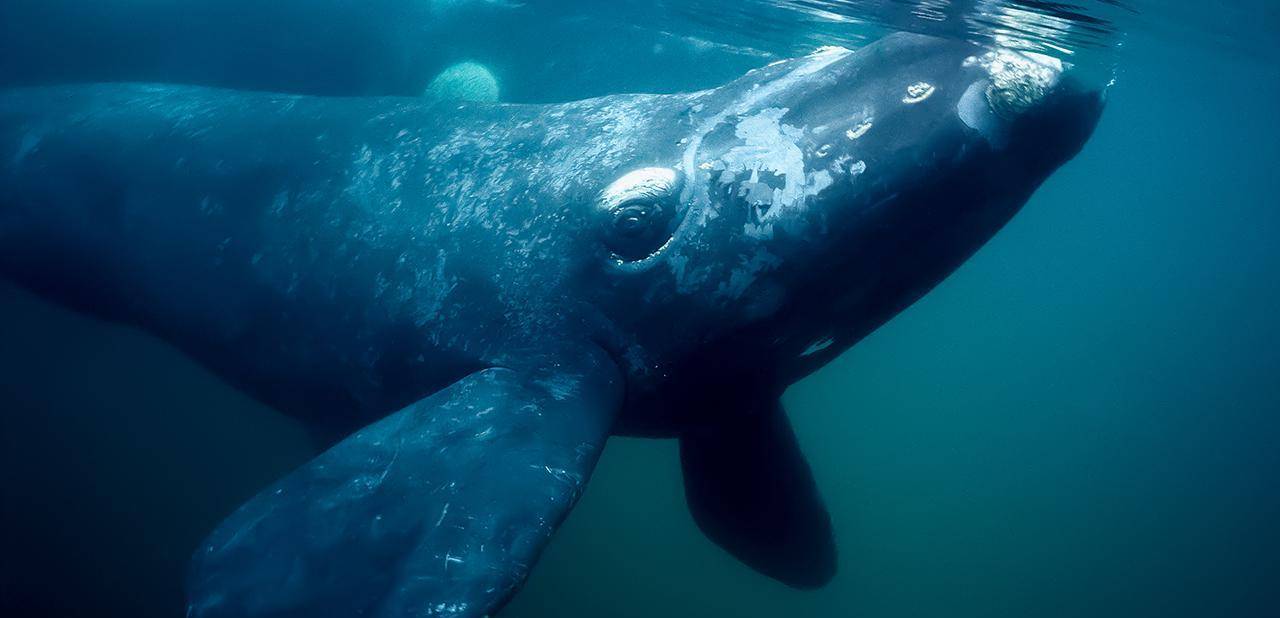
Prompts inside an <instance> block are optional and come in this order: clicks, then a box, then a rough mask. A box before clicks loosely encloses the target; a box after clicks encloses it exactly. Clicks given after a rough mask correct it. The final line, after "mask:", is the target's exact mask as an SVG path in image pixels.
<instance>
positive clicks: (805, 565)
mask: <svg viewBox="0 0 1280 618" xmlns="http://www.w3.org/2000/svg"><path fill="white" fill-rule="evenodd" d="M748 405H753V406H755V407H760V408H762V409H761V410H758V411H752V413H751V414H748V415H745V416H744V417H741V418H734V419H732V420H730V421H726V422H722V423H719V424H717V425H715V426H712V427H703V428H698V429H695V430H692V431H689V432H686V433H685V434H683V435H682V436H681V438H680V460H681V463H682V464H683V466H684V483H685V497H686V499H687V500H688V502H689V510H690V511H692V513H693V518H694V521H696V522H697V523H698V527H699V528H701V529H702V531H703V532H704V533H706V535H707V536H708V537H710V538H711V540H712V541H715V542H716V543H717V544H718V545H720V546H721V547H723V548H724V549H725V550H727V551H728V552H729V553H731V554H733V555H734V556H736V557H737V558H738V559H739V560H742V561H743V562H745V563H746V564H748V565H750V566H751V567H752V568H754V569H756V570H757V571H760V572H761V573H764V574H765V575H768V576H770V577H773V578H774V579H777V580H779V581H781V582H783V583H785V584H787V585H790V586H794V587H797V588H816V587H819V586H822V585H824V584H826V583H827V582H828V581H830V580H831V578H832V577H833V576H834V575H835V570H836V549H835V541H834V538H833V535H832V531H831V518H830V516H829V515H828V514H827V510H826V507H825V506H824V505H823V503H822V497H821V496H820V495H819V494H818V488H817V485H816V484H815V483H814V480H813V475H812V473H811V472H810V470H809V464H808V463H807V462H806V461H805V459H804V455H803V454H802V453H801V452H800V446H799V444H797V442H796V437H795V433H794V432H793V431H792V430H791V424H790V423H789V422H788V421H787V417H786V414H785V413H784V412H783V410H782V406H781V405H780V403H778V402H777V401H770V402H768V403H763V404H748Z"/></svg>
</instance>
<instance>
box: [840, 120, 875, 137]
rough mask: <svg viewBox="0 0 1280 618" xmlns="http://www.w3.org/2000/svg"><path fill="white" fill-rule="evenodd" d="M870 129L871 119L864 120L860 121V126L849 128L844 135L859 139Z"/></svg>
mask: <svg viewBox="0 0 1280 618" xmlns="http://www.w3.org/2000/svg"><path fill="white" fill-rule="evenodd" d="M870 130H871V121H870V120H863V121H862V122H860V123H858V126H856V127H854V128H852V129H849V130H848V131H845V132H844V136H845V137H847V138H849V139H858V138H859V137H862V136H863V135H866V134H867V131H870Z"/></svg>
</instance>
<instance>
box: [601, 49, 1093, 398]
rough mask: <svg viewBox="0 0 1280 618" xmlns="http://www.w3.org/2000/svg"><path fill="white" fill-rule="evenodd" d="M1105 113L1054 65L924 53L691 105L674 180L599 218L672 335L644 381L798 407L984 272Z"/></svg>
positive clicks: (637, 178)
mask: <svg viewBox="0 0 1280 618" xmlns="http://www.w3.org/2000/svg"><path fill="white" fill-rule="evenodd" d="M1101 110H1102V96H1101V94H1100V93H1099V92H1096V91H1091V90H1089V89H1087V88H1084V87H1083V86H1081V85H1080V84H1079V83H1077V82H1076V81H1074V80H1073V78H1072V77H1071V76H1070V75H1069V74H1068V72H1067V71H1064V67H1063V65H1062V64H1061V63H1059V62H1057V61H1056V60H1054V59H1051V58H1047V57H1043V56H1039V55H1034V54H1027V53H1022V52H1015V51H1009V50H1000V49H987V48H982V47H979V46H976V45H972V44H968V43H965V42H960V41H951V40H942V39H937V38H932V37H926V36H920V35H908V34H901V35H894V36H890V37H888V38H886V39H883V40H881V41H879V42H877V43H875V44H872V45H870V46H868V47H866V48H864V49H862V50H859V51H857V52H850V51H848V50H844V49H839V48H825V49H822V50H819V51H817V52H815V53H814V54H811V55H810V56H807V57H804V58H797V59H794V60H787V61H783V62H780V63H775V64H773V65H770V66H768V67H765V68H762V69H758V70H756V71H752V72H751V73H748V74H747V75H746V76H744V77H743V78H741V79H739V80H736V81H734V82H731V83H729V84H727V85H726V86H724V87H721V88H718V89H715V90H712V91H708V92H705V93H700V94H698V95H695V96H693V97H692V98H691V99H690V101H689V112H688V113H689V117H690V120H689V126H690V127H691V130H690V133H689V134H688V135H687V136H686V137H685V138H684V139H682V140H681V144H680V152H679V153H678V156H677V157H676V160H675V161H674V162H673V164H672V165H670V166H654V167H644V168H639V169H634V170H631V171H630V172H628V173H626V174H624V175H621V176H619V177H617V179H616V180H615V181H614V182H613V183H612V184H610V185H609V186H608V188H607V189H605V190H604V191H603V192H602V194H601V197H600V201H599V207H600V210H601V212H603V213H606V216H607V217H609V218H610V221H611V223H612V224H614V225H615V228H614V230H613V234H614V235H613V237H612V240H613V244H612V247H613V249H614V252H613V257H614V258H615V261H616V268H617V270H618V272H619V277H620V278H623V279H625V278H626V277H632V278H634V279H635V280H636V282H635V283H633V285H634V288H635V289H634V290H633V292H635V293H636V294H639V295H640V296H641V297H642V298H643V301H642V302H643V303H645V306H646V307H647V310H646V311H645V312H644V313H645V318H644V319H645V320H647V321H653V320H656V321H658V322H659V323H661V324H663V328H662V329H661V335H657V336H653V337H651V338H650V339H649V342H648V343H646V342H645V341H641V342H640V343H638V344H637V345H636V346H634V348H635V349H634V350H633V354H632V356H633V357H636V358H642V360H640V361H638V362H636V363H633V364H635V365H636V366H637V367H639V369H638V371H640V372H648V373H649V374H653V373H658V374H661V377H664V378H665V377H670V376H680V377H681V378H680V379H685V380H688V381H696V382H698V383H708V382H712V383H714V382H719V381H722V380H727V381H741V380H743V379H744V378H748V377H749V378H750V379H751V381H752V382H753V383H759V384H769V385H773V386H774V387H776V388H778V389H779V390H780V389H781V388H783V387H785V386H786V385H787V384H790V383H791V382H794V381H795V380H796V379H798V378H800V377H802V376H804V375H806V374H808V373H810V372H812V371H813V370H815V369H816V368H817V367H820V366H821V365H822V364H825V363H826V362H827V361H829V360H830V359H831V358H832V357H833V356H834V355H836V354H838V353H839V352H840V351H842V350H844V349H846V348H848V347H849V346H850V345H852V344H853V343H855V342H856V341H857V340H859V339H860V338H862V337H863V336H865V335H866V334H867V333H868V332H870V331H871V330H873V329H874V328H875V327H877V326H879V325H880V324H882V323H883V322H884V321H886V320H888V319H889V318H891V317H892V316H893V315H894V314H896V313H897V312H898V311H900V310H902V309H903V308H905V307H906V306H907V305H909V304H910V303H911V302H913V301H914V300H916V299H918V298H919V297H920V296H922V295H923V294H924V293H925V292H927V291H928V290H929V289H931V288H932V287H933V286H934V285H936V284H937V283H938V282H939V281H941V280H942V279H943V278H944V277H945V276H946V275H947V274H949V273H950V272H951V271H953V270H954V269H955V268H956V267H958V266H959V265H960V264H961V263H962V262H963V261H964V260H965V259H967V258H968V257H969V256H970V255H972V253H973V252H974V251H976V250H977V249H978V248H979V247H980V246H982V244H983V243H985V242H986V241H987V240H988V239H990V238H991V237H992V236H993V235H994V234H995V233H996V232H997V231H998V230H999V229H1000V227H1001V226H1003V225H1004V224H1005V223H1006V222H1007V221H1008V220H1009V219H1010V217H1012V216H1013V214H1014V213H1015V212H1016V211H1017V210H1018V209H1019V208H1020V207H1021V206H1022V205H1023V204H1024V203H1025V202H1026V200H1027V199H1028V198H1029V197H1030V195H1031V194H1032V192H1033V191H1034V190H1035V189H1036V188H1037V187H1038V186H1039V185H1040V184H1041V182H1042V181H1044V180H1045V179H1046V178H1047V177H1048V176H1049V175H1050V174H1051V173H1052V172H1053V171H1054V170H1055V169H1057V168H1058V167H1059V166H1061V165H1062V164H1063V163H1065V162H1066V161H1067V160H1069V159H1070V158H1071V157H1072V156H1074V155H1075V154H1076V153H1077V152H1078V151H1079V150H1080V148H1081V147H1082V146H1083V145H1084V143H1085V141H1086V140H1087V139H1088V137H1089V136H1090V134H1091V133H1092V131H1093V128H1094V126H1095V124H1096V123H1097V121H1098V118H1099V116H1100V113H1101ZM655 221H657V222H658V223H657V224H654V222H655ZM634 296H635V294H633V297H634ZM637 350H638V351H637ZM646 353H647V354H646ZM685 376H692V377H688V378H684V377H685ZM693 388H697V386H696V385H693V384H691V383H684V384H681V385H680V387H679V390H682V391H687V390H690V389H693Z"/></svg>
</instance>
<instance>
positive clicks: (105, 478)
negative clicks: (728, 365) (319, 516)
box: [0, 0, 1280, 618]
mask: <svg viewBox="0 0 1280 618" xmlns="http://www.w3.org/2000/svg"><path fill="white" fill-rule="evenodd" d="M257 4H258V3H251V2H248V1H247V0H221V1H217V0H189V1H187V2H178V1H176V0H129V1H125V0H114V1H108V2H94V3H89V2H83V1H75V0H54V1H43V2H37V1H36V0H6V2H4V3H3V5H0V87H2V86H10V85H17V84H35V83H51V82H63V81H86V80H88V81H102V80H107V81H118V80H128V81H133V80H145V81H180V82H184V83H213V84H215V85H222V86H227V87H241V88H253V89H284V90H289V91H296V92H311V93H316V94H339V93H341V94H362V95H373V94H395V95H417V94H421V91H422V89H423V88H425V87H426V85H427V84H428V83H429V82H430V80H431V78H432V77H433V76H435V75H436V74H438V73H439V72H440V71H441V70H442V69H444V68H445V67H447V66H449V65H451V64H453V63H455V62H461V61H472V62H477V63H481V64H484V65H486V66H487V67H489V68H490V69H491V70H492V72H493V74H494V76H495V77H496V79H497V82H498V83H499V84H500V85H501V93H502V94H501V96H502V97H503V99H504V100H510V101H522V102H523V101H532V102H543V101H563V100H572V99H577V98H582V97H588V96H596V95H602V94H608V93H613V92H624V91H666V92H670V91H680V90H689V89H695V88H704V87H709V86H713V85H716V84H719V83H722V82H724V81H727V80H728V79H731V78H732V77H734V76H736V75H738V74H740V73H742V72H743V71H745V70H747V69H749V68H752V67H755V66H759V65H762V64H766V63H768V62H771V61H773V60H776V59H779V58H784V57H788V56H792V55H798V54H802V53H807V52H808V51H810V50H812V49H813V48H815V47H818V46H821V45H844V46H848V47H856V46H858V45H861V44H865V43H866V42H867V41H870V40H873V39H874V38H876V37H878V36H879V35H881V34H883V33H884V32H888V31H893V30H904V29H905V30H915V31H922V32H928V33H933V34H940V35H946V36H953V37H963V38H973V39H977V40H982V41H999V42H1001V43H1002V44H1006V45H1013V46H1018V47H1022V48H1025V49H1030V50H1035V51H1039V52H1042V53H1047V54H1051V55H1055V56H1058V57H1060V58H1062V59H1064V60H1066V61H1068V62H1072V63H1074V64H1076V65H1077V67H1078V70H1079V71H1080V72H1082V73H1085V74H1088V75H1091V78H1092V79H1095V80H1097V82H1098V83H1100V84H1105V83H1110V84H1111V85H1110V87H1109V89H1108V104H1107V109H1106V112H1105V113H1104V115H1103V118H1102V123H1101V125H1100V126H1099V127H1098V129H1097V132H1096V134H1095V135H1094V137H1093V138H1092V140H1091V141H1090V143H1089V144H1088V145H1087V146H1086V147H1085V149H1084V151H1083V152H1082V153H1081V154H1080V155H1079V156H1078V157H1077V158H1076V159H1075V160H1074V161H1072V162H1071V163H1069V164H1068V165H1066V166H1065V167H1063V168H1062V169H1061V170H1059V171H1058V172H1057V173H1056V174H1055V175H1054V176H1053V177H1052V178H1050V180H1049V181H1048V182H1047V183H1046V184H1045V185H1044V186H1043V187H1042V188H1041V189H1040V190H1039V191H1038V192H1037V193H1036V195H1035V196H1034V197H1033V198H1032V200H1031V201H1030V202H1029V203H1028V204H1027V206H1026V207H1025V208H1024V209H1023V211H1022V212H1021V213H1020V214H1019V215H1018V216H1017V217H1016V218H1015V219H1014V220H1013V222H1012V223H1011V224H1010V225H1009V226H1008V227H1007V228H1006V229H1005V230H1003V231H1002V232H1001V233H1000V234H999V235H997V236H996V238H995V239H994V240H993V241H991V242H990V243H989V244H988V245H987V246H986V247H985V248H984V249H982V250H981V251H980V252H979V253H978V254H977V255H976V256H975V257H974V258H972V259H971V260H970V261H969V262H967V263H966V264H965V265H964V266H963V267H962V268H961V269H960V270H958V271H957V272H956V273H955V274H953V275H952V276H951V277H950V278H949V279H947V281H945V282H944V283H943V284H942V285H941V286H939V287H938V288H937V289H936V290H934V291H933V292H932V293H930V294H929V295H927V296H926V297H925V298H924V299H923V300H921V301H920V302H918V303H916V304H915V305H914V306H912V307H911V308H910V309H908V310H907V311H905V312H903V313H902V314H901V315H899V316H898V317H896V318H895V319H894V320H892V321H891V322H889V323H888V324H887V325H885V326H884V327H882V328H881V329H879V330H878V331H877V332H875V333H874V334H872V335H871V336H870V337H868V338H867V339H866V340H864V341H863V342H861V343H860V344H858V345H857V346H855V347H854V348H853V349H852V350H851V351H849V352H848V353H846V354H845V355H843V356H842V357H840V358H839V359H837V360H836V361H835V362H833V363H832V364H831V365H829V366H828V367H826V368H825V369H823V370H821V371H819V372H818V373H817V374H815V375H813V376H812V377H810V378H808V379H806V380H805V381H803V382H801V383H799V384H797V385H796V386H794V387H793V388H791V389H790V390H789V391H788V393H787V394H786V396H785V398H784V400H785V403H786V404H787V408H788V410H789V411H790V416H791V418H792V421H793V423H794V424H795V426H796V431H797V434H798V436H799V439H800V442H801V444H802V446H803V447H804V449H805V451H806V453H807V455H808V457H809V459H810V461H811V463H812V466H813V468H814V473H815V475H816V477H817V481H818V484H819V485H820V486H821V487H822V489H823V493H824V496H825V498H826V500H827V503H828V506H829V508H830V510H831V514H832V518H833V523H834V525H835V528H836V533H837V539H838V542H839V546H840V571H839V574H838V575H837V578H836V579H835V580H834V581H833V582H832V583H831V584H829V585H828V586H826V587H825V588H823V589H821V590H819V591H810V592H801V591H795V590H791V589H788V588H786V587H785V586H782V585H781V584H777V583H775V582H773V581H771V580H769V579H767V578H765V577H763V576H761V575H758V574H756V573H754V572H753V571H751V570H749V569H748V568H746V567H744V566H742V565H740V564H738V563H737V562H736V561H735V560H734V559H732V558H731V557H729V556H728V555H727V554H725V553H723V552H722V551H721V550H720V549H718V548H717V547H716V546H714V545H713V544H712V543H710V542H709V541H707V540H706V539H705V538H704V537H703V536H702V534H701V533H700V532H699V531H698V530H697V528H696V527H695V526H694V524H693V522H692V520H691V519H690V517H689V515H688V512H687V509H686V507H685V505H684V495H683V490H682V487H681V475H680V470H679V461H678V456H677V453H676V450H677V449H676V446H675V444H674V443H673V442H669V441H654V440H638V439H619V438H615V439H613V440H612V441H611V443H610V446H609V448H608V449H607V450H606V452H605V455H604V457H603V460H602V462H601V465H600V467H599V469H598V470H597V472H596V473H595V475H594V477H593V479H592V481H591V484H590V485H589V488H588V491H587V493H586V495H585V496H584V498H583V500H582V502H581V503H580V505H579V506H578V507H577V508H576V509H575V510H574V512H573V514H572V515H571V516H570V518H569V520H568V522H567V523H566V524H565V526H564V527H563V528H562V529H561V531H560V533H559V534H558V535H557V537H556V539H555V540H554V542H553V543H552V545H551V546H550V548H549V549H548V551H547V553H546V554H545V555H544V557H543V559H542V561H541V562H540V564H539V565H538V567H537V568H536V569H535V570H534V571H533V575H532V577H531V579H530V581H529V584H528V585H527V586H526V587H525V589H524V590H523V591H522V592H521V593H520V594H519V595H517V596H516V597H515V600H514V601H513V603H512V604H511V605H510V606H509V607H508V608H507V609H506V610H504V612H503V613H502V615H503V616H507V617H523V618H534V617H544V616H555V617H570V616H575V617H579V616H580V617H588V616H619V617H641V616H646V617H647V616H670V617H703V616H734V617H750V616H778V615H784V616H868V617H870V616H883V617H896V616H940V615H946V616H975V617H976V616H983V617H989V616H1011V617H1012V616H1044V617H1050V616H1061V617H1075V616H1083V615H1092V616H1125V617H1135V616H1151V617H1156V616H1160V617H1171V616H1186V617H1197V618H1199V617H1203V616H1233V617H1237V616H1238V617H1255V616H1256V617H1265V616H1275V615H1280V609H1277V608H1280V575H1278V574H1280V534H1278V533H1277V530H1276V524H1275V522H1277V521H1280V473H1278V472H1277V471H1280V418H1278V417H1277V414H1278V413H1280V379H1277V376H1280V319H1277V317H1276V316H1277V315H1278V314H1280V286H1278V285H1277V281H1280V245H1278V244H1277V243H1276V242H1275V237H1276V235H1277V232H1280V213H1278V212H1277V207H1276V206H1277V199H1276V195H1277V194H1278V191H1280V175H1277V174H1276V171H1275V170H1276V167H1277V163H1280V120H1277V117H1276V113H1275V110H1276V104H1275V102H1276V101H1277V100H1278V97H1280V64H1278V61H1280V42H1278V41H1280V36H1277V35H1278V34H1280V9H1278V8H1277V6H1276V5H1275V4H1274V3H1271V2H1266V1H1263V0H1254V1H1248V0H1234V1H1233V2H1228V3H1223V4H1222V5H1212V6H1211V5H1205V4H1203V3H1191V2H1184V3H1175V2H1161V3H1157V2H1154V1H1149V0H1148V1H1134V2H1084V1H1075V2H1067V3H1042V2H993V1H977V0H975V1H969V2H959V1H957V2H941V1H937V2H935V1H919V2H906V1H891V0H881V1H879V2H842V1H836V0H799V1H794V2H783V1H779V0H770V1H764V0H752V1H747V2H725V1H716V0H686V1H675V0H672V1H665V2H658V1H651V2H642V1H640V0H625V1H618V2H610V3H607V4H606V3H600V2H585V1H581V2H580V1H571V0H565V1H561V2H551V1H546V2H533V1H529V2H503V1H490V2H483V1H480V2H465V1H463V0H456V1H455V2H408V1H405V0H375V1H373V2H367V3H354V2H345V1H341V0H314V1H311V2H302V1H301V0H291V1H287V2H279V3H273V4H272V5H271V6H270V7H269V8H262V7H259V6H257ZM440 24H446V25H447V27H442V26H441V25H440ZM273 86H274V88H273ZM0 342H3V344H2V345H0V427H2V429H3V431H2V432H0V448H2V449H3V453H4V454H3V459H0V464H2V465H0V485H2V486H3V487H2V489H0V491H2V492H3V493H2V494H0V522H3V524H4V525H3V530H2V531H0V614H4V615H47V616H71V615H75V616H117V615H118V616H126V615H127V616H176V615H180V614H181V611H182V592H181V584H182V581H181V578H182V571H183V569H184V568H185V563H186V559H187V557H188V556H189V555H190V552H191V548H192V547H193V546H194V544H195V543H196V542H197V541H198V540H199V539H200V538H201V537H202V536H203V535H204V534H205V533H206V532H207V531H208V530H209V529H210V528H211V527H212V526H213V525H215V524H216V523H217V521H218V520H220V519H221V517H222V516H223V515H225V513H226V512H227V510H229V509H230V508H232V507H234V505H235V504H237V503H239V502H240V501H242V500H243V499H245V498H246V497H248V496H250V495H252V494H253V493H254V492H256V491H257V490H258V489H260V488H261V487H262V486H264V485H265V484H267V483H268V482H270V481H271V480H272V479H274V478H277V477H279V476H280V475H281V474H283V473H284V472H286V471H287V470H289V469H291V468H293V467H294V466H296V465H298V464H300V463H302V462H303V461H305V460H306V459H308V458H309V457H311V456H312V455H313V454H314V447H313V446H312V444H311V441H310V436H309V435H308V434H307V432H306V431H305V429H304V428H302V427H301V426H299V425H298V424H296V423H295V422H294V421H292V420H290V419H287V418H285V417H282V416H280V415H278V414H276V413H274V412H273V411H271V410H268V409H266V408H264V407H262V406H261V405H260V404H257V403H255V402H253V401H251V400H250V399H248V398H247V397H246V396H244V395H242V394H240V393H238V392H236V391H234V390H232V389H230V388H229V387H227V386H225V385H223V384H222V383H221V382H220V381H219V380H217V379H216V378H214V377H213V376H211V375H209V374H208V373H207V372H205V371H204V370H202V369H200V368H199V367H198V366H196V365H195V364H193V363H191V362H190V361H188V360H186V359H184V358H183V357H182V356H181V355H179V354H178V353H177V352H175V351H174V350H172V349H170V348H168V347H167V346H165V345H164V344H161V343H159V342H157V341H155V340H153V339H150V338H148V337H146V336H144V335H141V334H139V333H137V332H134V331H131V330H129V329H125V328H123V327H119V326H113V325H107V324H103V323H99V322H95V321H91V320H88V319H86V318H83V317H80V316H77V315H74V314H72V313H70V312H68V311H66V310H63V309H60V308H56V307H53V306H52V305H47V304H45V303H43V302H42V301H40V300H37V299H36V298H35V297H33V296H30V295H28V294H27V293H25V292H21V291H18V290H17V289H16V288H12V287H8V286H6V287H4V288H0Z"/></svg>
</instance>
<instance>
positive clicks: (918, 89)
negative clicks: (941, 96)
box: [902, 82, 936, 105]
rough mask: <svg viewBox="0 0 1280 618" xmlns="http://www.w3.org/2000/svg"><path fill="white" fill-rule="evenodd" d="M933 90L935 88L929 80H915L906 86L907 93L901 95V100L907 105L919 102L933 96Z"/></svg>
mask: <svg viewBox="0 0 1280 618" xmlns="http://www.w3.org/2000/svg"><path fill="white" fill-rule="evenodd" d="M934 90H936V88H934V86H933V84H930V83H929V82H916V83H914V84H911V85H910V86H907V94H906V95H905V96H903V97H902V102H903V103H906V104H908V105H911V104H915V103H919V102H921V101H923V100H925V99H927V98H929V97H931V96H933V92H934Z"/></svg>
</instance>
